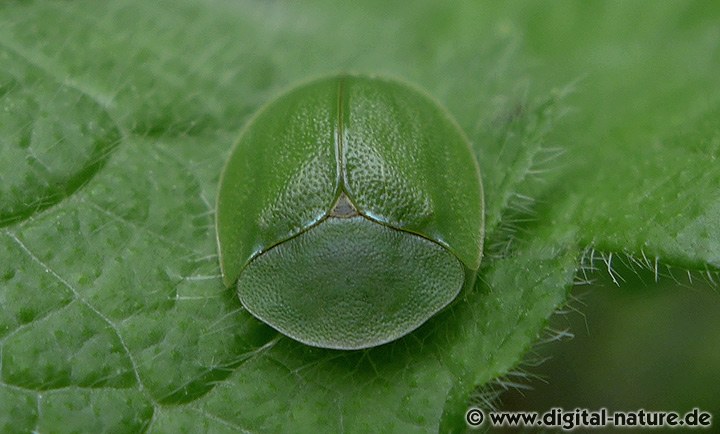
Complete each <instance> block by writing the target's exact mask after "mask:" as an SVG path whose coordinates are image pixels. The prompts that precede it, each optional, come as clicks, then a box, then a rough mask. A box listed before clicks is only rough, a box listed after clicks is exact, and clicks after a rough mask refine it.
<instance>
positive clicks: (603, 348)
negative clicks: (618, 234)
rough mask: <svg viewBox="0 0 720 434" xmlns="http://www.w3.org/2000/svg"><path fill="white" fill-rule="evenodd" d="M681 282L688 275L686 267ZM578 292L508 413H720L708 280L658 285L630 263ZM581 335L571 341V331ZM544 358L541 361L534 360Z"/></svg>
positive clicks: (716, 317) (505, 399)
mask: <svg viewBox="0 0 720 434" xmlns="http://www.w3.org/2000/svg"><path fill="white" fill-rule="evenodd" d="M677 273H678V280H681V279H685V280H686V279H687V276H686V275H683V272H682V271H680V270H678V271H677ZM622 274H623V276H624V277H627V278H628V281H627V282H624V283H623V284H621V286H616V285H615V284H614V283H613V282H612V280H611V279H610V278H609V277H608V276H607V275H605V276H599V277H598V281H597V282H595V283H594V284H592V285H589V286H578V287H576V288H575V289H574V291H573V294H574V297H573V298H574V299H573V300H571V301H569V305H568V308H566V309H563V310H561V311H560V312H559V313H558V314H556V315H555V316H554V317H552V318H551V320H550V323H549V330H548V332H547V335H546V337H547V338H548V340H552V338H553V337H555V336H557V337H560V339H558V340H552V341H550V342H546V343H541V344H539V345H537V346H536V347H535V348H534V350H533V351H532V352H531V353H530V354H529V355H528V357H527V365H526V366H524V367H522V369H521V370H519V371H518V374H519V375H520V377H522V376H524V375H525V374H529V375H530V378H520V377H518V376H513V375H511V376H509V377H508V378H507V380H508V381H509V382H519V383H520V386H519V387H510V388H509V390H508V391H507V392H506V393H505V394H503V395H502V397H501V404H500V405H499V408H500V409H503V410H524V411H531V410H532V411H535V410H537V411H546V410H549V409H551V408H553V407H563V408H565V409H573V408H576V407H583V408H589V409H598V408H601V407H607V408H608V409H610V410H621V411H633V410H636V409H639V408H645V409H648V410H666V411H667V410H672V411H678V412H685V411H689V410H691V409H693V408H694V407H699V408H701V409H703V410H706V411H710V412H712V413H713V415H714V420H715V421H716V423H717V420H718V419H717V418H718V417H719V416H718V415H720V392H719V391H720V314H719V313H720V296H719V295H718V293H717V289H715V288H711V287H710V286H709V285H707V284H706V283H703V282H699V283H696V284H695V285H694V286H693V285H690V284H689V283H687V284H681V285H679V284H677V283H675V282H672V280H671V279H669V280H670V282H668V281H667V280H665V281H663V283H661V284H655V283H649V282H648V281H647V278H648V276H644V277H645V279H644V280H641V279H639V278H638V277H637V276H636V275H635V274H634V273H633V272H632V271H630V270H629V269H626V270H624V272H622ZM570 334H572V335H573V336H572V337H570V336H569V335H570ZM535 360H538V361H542V363H540V364H537V365H534V366H531V365H533V361H535Z"/></svg>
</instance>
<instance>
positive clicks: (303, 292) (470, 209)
mask: <svg viewBox="0 0 720 434" xmlns="http://www.w3.org/2000/svg"><path fill="white" fill-rule="evenodd" d="M483 212H484V211H483V195H482V185H481V182H480V172H479V169H478V166H477V162H476V161H475V158H474V156H473V154H472V151H471V149H470V145H469V143H468V141H467V139H466V138H465V136H464V135H463V133H462V131H461V130H460V128H459V127H458V126H457V124H456V123H455V122H454V121H453V120H452V119H451V118H450V116H449V115H448V113H447V112H446V111H445V110H444V109H442V108H441V107H440V106H439V105H438V104H437V103H435V102H434V101H433V100H431V99H430V98H429V97H428V96H426V95H424V94H423V93H421V92H419V91H417V90H415V89H413V88H411V87H409V86H407V85H405V84H402V83H400V82H397V81H394V80H388V79H379V78H371V77H363V76H352V75H342V76H337V77H331V78H324V79H320V80H317V81H313V82H310V83H308V84H305V85H302V86H300V87H297V88H295V89H293V90H290V91H289V92H287V93H285V94H284V95H282V96H280V97H279V98H277V99H275V100H274V101H272V102H271V103H270V104H268V105H267V106H265V107H264V108H263V109H262V110H260V112H259V113H258V114H257V115H256V116H255V117H254V118H253V119H252V120H251V121H250V123H249V124H248V125H247V126H246V127H245V129H244V131H243V132H242V134H241V136H240V138H239V141H238V142H237V143H236V144H235V147H234V148H233V150H232V152H231V154H230V156H229V159H228V161H227V163H226V165H225V168H224V170H223V173H222V176H221V180H220V187H219V191H218V197H217V213H216V228H217V240H218V247H219V253H220V266H221V270H222V275H223V281H224V283H225V284H226V285H227V286H232V285H233V284H235V285H236V288H237V292H238V296H239V298H240V301H241V302H242V304H243V306H244V307H245V308H246V309H247V310H248V311H249V312H250V313H251V314H252V315H254V316H255V317H257V318H258V319H260V320H262V321H263V322H265V323H267V324H268V325H270V326H272V327H273V328H275V329H277V330H278V331H280V332H281V333H283V334H285V335H287V336H289V337H291V338H293V339H295V340H297V341H300V342H302V343H305V344H308V345H312V346H317V347H323V348H335V349H360V348H368V347H373V346H377V345H380V344H383V343H386V342H389V341H392V340H395V339H397V338H400V337H402V336H404V335H406V334H408V333H410V332H412V331H413V330H415V329H416V328H417V327H419V326H420V325H421V324H423V323H424V322H425V321H427V320H428V319H429V318H430V317H432V316H433V315H435V314H436V313H437V312H439V311H440V310H442V309H443V308H444V307H446V306H447V305H448V304H449V303H450V302H452V301H453V300H454V299H455V298H456V297H457V295H458V294H459V293H460V291H461V289H462V288H463V287H467V286H469V285H471V284H472V282H473V281H474V280H475V275H476V273H477V270H478V268H479V266H480V259H481V255H482V243H483V225H484V221H483Z"/></svg>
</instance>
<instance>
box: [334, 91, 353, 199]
mask: <svg viewBox="0 0 720 434" xmlns="http://www.w3.org/2000/svg"><path fill="white" fill-rule="evenodd" d="M344 80H345V79H344V77H340V79H339V80H338V86H337V117H338V118H337V124H336V131H335V163H336V168H337V180H338V189H337V191H336V192H335V201H337V199H338V198H339V197H340V193H341V192H345V149H344V148H345V147H344V143H343V133H344V125H343V116H344V115H345V113H344V111H343V90H344V86H343V84H344V83H343V82H344ZM345 194H346V195H347V192H345ZM349 198H350V196H348V199H349Z"/></svg>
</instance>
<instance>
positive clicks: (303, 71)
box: [0, 0, 720, 432]
mask: <svg viewBox="0 0 720 434" xmlns="http://www.w3.org/2000/svg"><path fill="white" fill-rule="evenodd" d="M655 6H656V4H655V3H654V2H652V3H650V2H648V3H641V2H640V3H627V2H617V3H593V4H587V5H586V4H585V3H576V2H572V3H570V2H569V3H558V4H553V5H545V4H535V3H523V2H517V3H508V4H505V3H503V4H499V3H498V4H494V3H487V4H478V3H477V2H466V3H458V4H456V5H453V6H452V7H449V6H448V5H446V4H441V3H437V2H430V1H428V2H418V3H417V4H414V5H413V7H408V6H407V4H406V3H404V2H396V3H388V2H379V1H377V2H375V1H372V2H364V3H362V4H353V5H342V6H341V5H339V4H336V2H329V1H320V0H318V1H315V2H303V3H302V4H294V3H288V4H284V3H281V2H260V1H243V2H229V1H223V0H203V1H193V2H191V1H189V0H187V1H185V0H181V1H177V0H174V1H170V0H166V1H159V2H140V1H137V0H123V1H115V2H108V3H103V2H96V1H90V0H85V1H66V2H53V1H43V2H39V1H38V2H33V1H29V2H27V1H9V2H3V3H2V5H0V60H1V61H2V62H0V178H2V185H1V186H0V218H1V221H2V223H0V224H2V225H3V228H2V229H0V351H1V352H0V431H16V432H31V431H33V430H35V431H40V432H42V431H57V432H63V431H81V432H98V431H113V432H137V431H142V430H145V431H149V432H175V431H179V430H181V429H184V430H187V431H211V432H218V431H223V430H225V431H229V432H237V431H238V430H240V431H249V432H255V431H287V430H293V431H300V432H316V431H318V430H322V431H328V430H331V431H339V430H344V431H354V432H360V431H368V430H369V431H379V430H383V431H398V432H406V431H437V430H442V431H457V430H463V429H464V427H465V423H464V417H463V414H464V412H465V410H466V408H467V405H468V403H469V399H470V396H471V394H472V392H473V391H474V390H475V388H476V387H477V386H481V385H483V384H487V383H488V382H489V381H491V380H493V379H495V378H497V377H498V376H501V375H503V374H505V373H507V372H508V371H509V370H510V369H512V368H513V367H514V366H515V365H516V364H517V363H518V362H519V361H520V360H521V358H522V356H523V354H524V353H525V351H526V350H527V349H528V348H529V347H530V346H531V345H532V344H533V342H534V341H535V340H536V339H537V337H538V335H539V333H540V332H541V331H542V328H543V326H544V324H545V321H546V319H547V318H548V317H549V316H550V315H551V314H552V312H553V311H554V310H555V309H556V308H557V307H558V306H559V305H561V304H563V303H564V301H565V298H566V294H567V291H568V289H569V287H570V285H571V284H572V282H573V278H574V275H575V270H576V268H577V267H578V261H579V258H581V257H582V253H583V251H585V249H586V248H587V247H592V248H594V249H598V250H601V251H603V252H606V253H608V254H610V253H623V254H627V255H632V256H633V257H636V258H639V261H638V262H640V263H641V264H645V265H648V266H650V268H651V269H652V268H654V267H655V264H656V262H657V260H658V258H659V262H660V263H661V264H667V265H675V266H683V267H687V268H692V269H696V270H703V271H704V270H706V269H707V270H709V271H710V273H709V276H710V277H713V276H714V274H712V272H714V271H717V268H718V267H720V254H719V252H720V236H719V234H718V231H717V228H716V226H717V225H716V224H715V222H717V221H718V217H720V196H718V192H719V191H720V188H718V187H720V169H719V167H720V166H718V164H717V158H718V152H720V132H719V131H718V126H717V123H716V122H715V121H714V120H715V119H717V116H718V113H720V86H719V84H720V82H719V81H720V79H718V78H717V77H716V75H717V74H715V73H714V72H715V71H718V70H720V68H719V67H720V54H719V53H720V50H718V48H719V47H718V41H719V40H720V36H719V35H718V32H719V30H718V28H717V26H716V25H714V23H715V22H716V20H717V17H718V14H719V13H720V11H718V10H717V6H715V5H714V3H702V2H697V3H685V2H667V3H662V4H661V5H660V6H659V7H655ZM339 71H350V72H360V73H379V74H383V75H390V76H397V77H400V78H402V79H404V80H407V81H410V82H413V83H416V84H417V85H419V86H421V87H423V88H425V89H426V90H427V91H428V92H429V93H430V94H431V95H433V96H434V97H435V98H437V99H438V100H439V101H440V102H441V103H443V104H445V105H446V106H447V107H448V109H449V110H450V111H451V112H452V114H453V115H454V116H455V117H456V118H457V119H458V121H459V123H460V125H461V127H462V128H463V129H464V131H465V132H466V133H467V134H468V136H469V137H470V139H471V141H472V142H473V144H474V146H475V149H476V151H477V157H478V161H479V164H480V166H481V169H482V175H483V181H484V184H485V190H486V191H485V194H486V198H485V199H486V205H487V208H486V213H487V221H488V234H487V240H486V251H485V258H484V259H483V263H482V266H481V267H482V268H481V273H480V278H479V283H478V285H477V287H476V288H475V289H474V290H473V291H469V292H468V293H466V294H464V295H463V296H462V299H461V300H459V301H458V302H457V303H455V304H453V305H452V307H451V308H450V309H448V310H446V311H444V312H443V313H441V314H440V315H439V316H437V317H435V318H434V319H432V320H431V321H430V322H428V323H427V324H426V325H424V326H423V327H421V328H420V329H418V330H417V331H416V332H414V333H412V334H410V335H409V336H407V337H405V338H403V339H401V340H399V341H397V342H395V343H392V344H389V345H384V346H381V347H378V348H375V349H371V350H367V351H358V352H345V351H329V350H320V349H314V348H310V347H307V346H304V345H302V344H298V343H296V342H294V341H292V340H290V339H288V338H286V337H283V336H281V335H278V334H277V333H276V332H274V331H273V330H272V329H270V328H268V327H267V326H265V325H263V324H262V323H260V322H258V321H257V320H255V319H254V318H252V317H251V316H250V315H249V314H247V312H245V311H244V310H243V309H242V307H241V305H240V303H239V302H238V300H237V298H236V295H235V294H234V291H232V290H225V288H224V287H223V285H222V282H221V279H220V275H219V268H218V258H217V252H216V245H215V238H214V233H215V229H214V223H213V221H214V220H213V218H214V207H215V204H214V198H215V194H216V189H217V183H218V178H219V172H220V170H221V168H222V164H223V161H224V160H225V158H226V156H227V153H228V152H229V149H230V146H231V144H232V143H233V141H234V140H235V139H236V137H237V134H238V132H239V130H240V129H241V128H242V126H243V125H244V123H245V122H246V121H247V119H248V117H249V116H250V115H251V114H252V113H253V112H254V111H255V110H257V109H258V108H259V107H260V105H261V104H262V103H264V102H265V101H267V100H269V99H271V98H272V97H273V96H274V95H276V94H278V93H279V92H280V91H281V90H282V89H284V88H287V87H290V86H292V85H294V84H296V83H297V82H299V81H303V80H307V79H308V78H311V77H316V76H319V75H327V74H330V73H335V72H339ZM555 89H558V90H555ZM562 152H564V154H562V155H560V154H561V153H562ZM38 162H41V163H44V164H38ZM606 258H607V256H606ZM644 258H646V259H647V260H645V259H644ZM608 262H609V261H608ZM610 267H611V264H608V268H610Z"/></svg>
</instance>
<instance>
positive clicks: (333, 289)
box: [238, 217, 465, 349]
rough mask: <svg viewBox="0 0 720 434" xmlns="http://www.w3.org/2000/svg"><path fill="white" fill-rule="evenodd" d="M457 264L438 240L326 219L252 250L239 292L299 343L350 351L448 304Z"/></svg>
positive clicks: (457, 279)
mask: <svg viewBox="0 0 720 434" xmlns="http://www.w3.org/2000/svg"><path fill="white" fill-rule="evenodd" d="M464 277H465V274H464V268H463V266H462V264H461V263H460V261H458V259H457V258H456V257H455V256H453V255H452V254H451V253H450V252H449V251H448V250H447V249H445V248H443V247H442V246H440V245H438V244H436V243H433V242H432V241H428V240H426V239H424V238H422V237H419V236H417V235H413V234H410V233H407V232H401V231H398V230H395V229H391V228H388V227H385V226H383V225H380V224H377V223H374V222H371V221H369V220H367V219H365V218H363V217H353V218H329V219H327V220H325V221H324V222H322V223H320V224H319V225H318V226H316V227H314V228H312V229H310V230H309V231H307V232H305V233H303V234H301V235H299V236H298V237H296V238H293V239H291V240H289V241H286V242H284V243H282V244H279V245H278V246H276V247H274V248H272V249H270V250H269V251H268V252H266V253H264V254H262V255H260V256H258V257H257V258H256V259H255V260H253V261H252V262H251V263H250V265H249V266H248V267H247V268H246V269H245V270H244V271H243V272H242V274H241V275H240V279H239V281H238V292H239V294H240V299H241V300H242V302H243V305H244V306H245V307H246V308H247V309H248V310H249V311H250V312H251V313H252V314H253V315H255V316H257V317H258V318H260V319H262V320H263V321H265V322H267V323H269V324H271V325H272V326H273V327H274V328H276V329H278V330H279V331H281V332H282V333H284V334H286V335H288V336H290V337H292V338H295V339H297V340H299V341H301V342H303V343H306V344H309V345H314V346H320V347H325V348H338V349H357V348H365V347H370V346H375V345H379V344H382V343H384V342H388V341H391V340H393V339H396V338H398V337H400V336H403V335H405V334H406V333H407V332H408V331H411V330H414V329H415V328H417V327H418V326H419V325H420V324H422V323H423V322H425V321H426V320H427V319H428V318H429V317H430V316H432V315H433V314H435V313H436V312H438V311H439V310H440V309H442V308H443V307H445V306H446V305H447V304H448V303H450V302H451V301H452V300H453V299H454V298H455V297H456V296H457V294H458V292H459V291H460V289H461V288H462V286H463V280H464Z"/></svg>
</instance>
